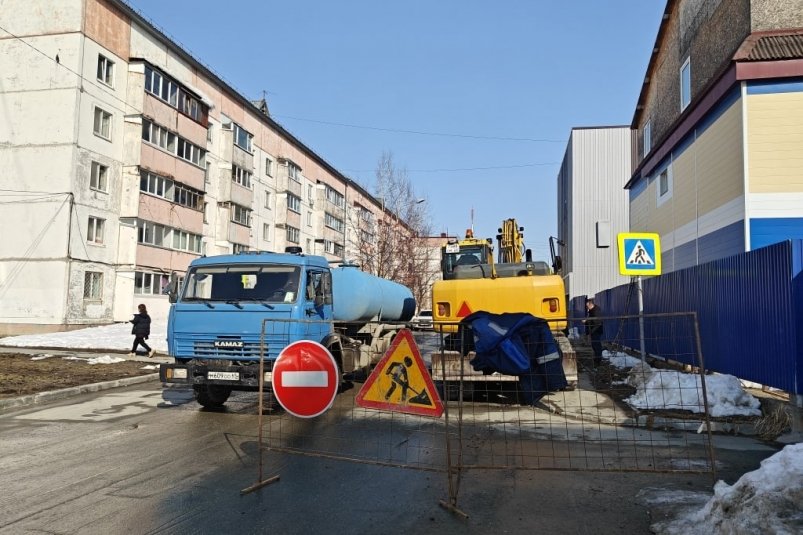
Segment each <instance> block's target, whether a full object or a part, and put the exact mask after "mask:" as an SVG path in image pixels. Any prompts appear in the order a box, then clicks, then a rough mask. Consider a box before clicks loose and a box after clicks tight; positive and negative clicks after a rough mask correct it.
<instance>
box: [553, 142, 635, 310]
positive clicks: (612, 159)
mask: <svg viewBox="0 0 803 535" xmlns="http://www.w3.org/2000/svg"><path fill="white" fill-rule="evenodd" d="M632 136H633V132H632V131H631V130H630V128H629V127H628V126H621V127H602V128H574V129H572V133H571V136H570V138H569V144H568V146H567V150H566V154H565V156H564V161H563V163H562V165H561V170H560V174H559V175H558V232H559V235H558V237H559V238H560V239H561V240H563V241H564V242H565V243H566V246H565V247H561V248H560V251H559V253H560V254H561V255H563V257H564V274H571V277H570V278H568V279H567V287H566V290H567V293H568V294H569V298H570V299H573V298H575V297H578V296H584V295H586V294H593V293H595V292H597V291H599V290H601V289H603V288H610V287H611V286H613V285H615V284H621V283H622V282H623V280H624V278H623V277H621V276H620V275H619V272H618V269H617V263H616V258H617V256H616V255H617V248H616V236H617V234H618V233H619V232H626V231H627V230H628V228H629V224H630V218H629V216H628V213H629V212H628V210H629V208H628V207H629V194H628V191H627V190H625V189H624V185H625V183H626V182H627V181H628V179H629V178H630V174H631V154H630V151H631V148H632ZM598 223H599V230H600V231H601V232H602V235H601V236H600V240H599V241H598V236H597V232H598Z"/></svg>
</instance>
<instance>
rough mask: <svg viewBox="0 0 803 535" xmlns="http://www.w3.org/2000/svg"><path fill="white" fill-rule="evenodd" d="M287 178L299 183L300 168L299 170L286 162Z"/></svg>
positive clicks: (294, 165)
mask: <svg viewBox="0 0 803 535" xmlns="http://www.w3.org/2000/svg"><path fill="white" fill-rule="evenodd" d="M287 176H288V177H289V178H290V180H294V181H296V182H301V168H299V167H298V166H297V165H296V164H294V163H293V162H289V161H288V162H287Z"/></svg>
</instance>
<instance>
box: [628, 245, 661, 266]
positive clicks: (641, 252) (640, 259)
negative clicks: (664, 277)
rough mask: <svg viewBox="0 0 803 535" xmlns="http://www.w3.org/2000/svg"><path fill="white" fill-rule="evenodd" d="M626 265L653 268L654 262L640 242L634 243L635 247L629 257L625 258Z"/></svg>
mask: <svg viewBox="0 0 803 535" xmlns="http://www.w3.org/2000/svg"><path fill="white" fill-rule="evenodd" d="M627 263H628V264H630V265H640V266H654V265H655V262H654V261H653V259H652V257H651V256H650V253H648V252H647V249H645V248H644V246H643V245H642V244H641V240H639V241H637V242H636V246H635V247H633V250H632V251H630V256H629V257H628V258H627Z"/></svg>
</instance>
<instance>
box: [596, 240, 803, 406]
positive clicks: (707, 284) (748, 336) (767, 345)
mask: <svg viewBox="0 0 803 535" xmlns="http://www.w3.org/2000/svg"><path fill="white" fill-rule="evenodd" d="M642 285H643V291H644V297H643V298H644V314H659V313H668V312H692V311H693V312H697V315H698V319H699V323H700V337H701V343H702V347H703V357H704V359H705V365H706V368H707V369H708V370H712V371H717V372H720V373H728V374H732V375H735V376H737V377H739V378H741V379H746V380H749V381H754V382H757V383H761V384H764V385H768V386H772V387H775V388H780V389H782V390H785V391H787V392H793V393H796V394H800V393H801V386H803V303H802V302H801V301H803V240H793V241H786V242H782V243H778V244H775V245H771V246H769V247H764V248H762V249H758V250H756V251H750V252H747V253H743V254H740V255H735V256H731V257H728V258H723V259H720V260H716V261H714V262H709V263H707V264H701V265H699V266H694V267H690V268H687V269H682V270H678V271H674V272H671V273H667V274H665V275H661V276H660V277H651V278H649V279H645V280H644V281H643V282H642ZM596 301H597V303H598V304H599V305H600V307H601V309H602V311H603V313H604V315H605V316H618V315H633V314H638V296H637V294H636V292H635V290H632V291H631V286H630V285H622V286H617V287H616V288H612V289H610V290H606V291H604V292H601V293H599V294H597V296H596ZM605 323H606V325H605V338H606V339H608V340H613V339H614V338H617V340H618V341H620V342H621V343H623V345H627V346H630V347H635V348H638V347H639V345H638V340H639V333H638V332H637V331H638V324H637V322H624V323H623V322H617V321H613V320H612V321H606V322H605ZM622 325H624V328H623V327H622ZM666 325H669V324H668V323H667V322H657V321H650V319H649V318H648V319H647V321H645V329H646V332H645V338H646V340H647V347H646V349H647V351H648V352H649V353H652V354H655V355H660V354H661V353H662V347H661V345H662V344H673V346H672V348H671V352H670V351H669V350H668V348H666V349H665V350H664V352H665V353H669V354H672V355H675V357H674V358H675V359H677V360H680V361H682V362H685V363H687V364H696V362H695V361H694V354H695V351H694V348H693V347H688V348H686V347H676V346H675V345H674V344H676V343H677V340H679V339H682V340H690V338H689V337H688V336H683V337H675V336H673V335H672V333H671V332H663V333H662V332H658V331H659V330H661V329H665V328H666ZM634 342H635V343H634ZM682 343H688V342H682ZM678 355H688V356H689V358H688V360H684V359H683V357H682V356H681V357H680V358H678V357H677V356H678Z"/></svg>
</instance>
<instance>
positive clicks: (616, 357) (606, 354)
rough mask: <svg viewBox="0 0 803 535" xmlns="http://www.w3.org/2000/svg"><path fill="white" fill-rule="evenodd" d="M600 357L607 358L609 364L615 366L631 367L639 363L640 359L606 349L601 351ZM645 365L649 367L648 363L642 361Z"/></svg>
mask: <svg viewBox="0 0 803 535" xmlns="http://www.w3.org/2000/svg"><path fill="white" fill-rule="evenodd" d="M602 358H605V359H608V362H609V363H610V364H611V366H614V367H616V368H622V369H626V368H633V367H634V366H637V365H639V364H641V363H642V362H641V359H639V358H636V357H631V356H630V355H628V354H627V353H620V352H618V351H608V350H607V349H606V350H604V351H603V352H602ZM644 365H645V366H647V367H648V368H649V367H650V366H649V364H647V363H646V362H645V363H644Z"/></svg>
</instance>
